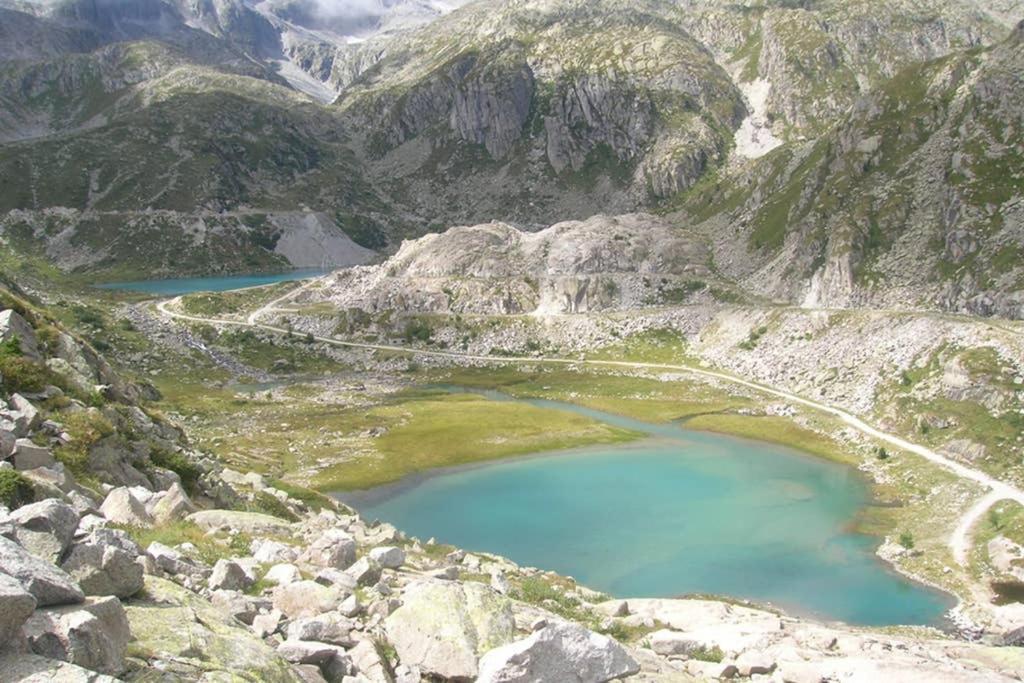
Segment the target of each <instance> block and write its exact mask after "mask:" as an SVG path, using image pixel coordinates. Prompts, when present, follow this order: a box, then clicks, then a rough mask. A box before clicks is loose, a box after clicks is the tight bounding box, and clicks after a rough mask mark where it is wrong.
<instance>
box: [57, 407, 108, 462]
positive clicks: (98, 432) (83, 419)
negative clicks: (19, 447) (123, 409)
mask: <svg viewBox="0 0 1024 683" xmlns="http://www.w3.org/2000/svg"><path fill="white" fill-rule="evenodd" d="M62 423H63V425H64V431H66V432H67V433H68V435H69V436H70V437H71V441H70V442H69V443H66V444H64V445H62V446H60V447H59V448H57V450H55V451H54V457H56V458H57V460H59V461H60V462H62V463H64V465H65V466H66V467H67V468H68V469H69V470H71V473H72V474H74V475H75V476H82V475H87V474H88V471H89V451H90V449H92V447H93V446H94V445H96V444H97V443H98V442H99V441H101V440H102V439H105V438H106V437H108V436H111V435H112V434H114V425H112V424H111V423H110V420H108V419H107V418H106V417H105V416H104V415H103V413H101V412H100V411H98V410H96V409H90V410H80V411H78V412H74V413H69V414H67V415H64V416H62Z"/></svg>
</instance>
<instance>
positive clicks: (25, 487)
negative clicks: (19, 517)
mask: <svg viewBox="0 0 1024 683" xmlns="http://www.w3.org/2000/svg"><path fill="white" fill-rule="evenodd" d="M33 500H35V491H34V490H33V488H32V484H31V483H30V482H29V480H28V479H26V478H25V477H24V475H22V473H21V472H18V471H17V470H0V503H3V504H4V505H6V506H7V507H8V508H10V509H11V510H13V509H15V508H19V507H21V506H22V505H27V504H28V503H31V502H32V501H33Z"/></svg>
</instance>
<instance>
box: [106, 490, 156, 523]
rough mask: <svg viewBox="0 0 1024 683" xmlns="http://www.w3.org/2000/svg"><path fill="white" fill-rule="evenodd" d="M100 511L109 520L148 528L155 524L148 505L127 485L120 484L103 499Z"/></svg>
mask: <svg viewBox="0 0 1024 683" xmlns="http://www.w3.org/2000/svg"><path fill="white" fill-rule="evenodd" d="M100 512H102V513H103V516H104V517H106V518H107V521H110V522H113V523H114V524H124V525H127V526H135V527H140V528H146V527H150V526H152V525H153V518H152V517H151V516H150V514H149V513H148V512H146V506H145V505H144V504H143V502H142V501H141V500H139V499H138V498H136V497H135V495H134V493H133V492H132V491H131V489H129V488H128V487H127V486H119V487H118V488H116V489H114V490H113V491H111V492H110V493H108V494H107V497H106V498H105V499H104V500H103V504H102V505H101V506H100Z"/></svg>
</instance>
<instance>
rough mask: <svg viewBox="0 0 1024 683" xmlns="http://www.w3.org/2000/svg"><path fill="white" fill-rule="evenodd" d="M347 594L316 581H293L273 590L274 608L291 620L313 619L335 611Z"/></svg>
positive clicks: (337, 588)
mask: <svg viewBox="0 0 1024 683" xmlns="http://www.w3.org/2000/svg"><path fill="white" fill-rule="evenodd" d="M347 597H348V592H347V591H346V590H345V589H343V588H341V587H339V586H324V585H322V584H319V583H317V582H316V581H295V582H294V583H289V584H285V585H283V586H278V587H277V588H275V589H274V594H273V600H274V607H275V608H277V609H279V610H280V611H281V612H282V613H283V614H285V615H286V616H288V617H290V618H292V619H299V618H302V617H314V616H316V615H318V614H322V613H324V612H330V611H331V610H334V609H337V608H338V606H339V605H340V604H341V602H342V600H344V599H345V598H347Z"/></svg>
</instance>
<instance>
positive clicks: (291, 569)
mask: <svg viewBox="0 0 1024 683" xmlns="http://www.w3.org/2000/svg"><path fill="white" fill-rule="evenodd" d="M263 580H264V581H269V582H270V583H275V584H277V585H278V586H287V585H288V584H289V583H295V582H296V581H301V580H302V572H300V571H299V568H298V567H296V566H295V565H294V564H275V565H274V566H273V567H271V568H270V569H268V570H267V573H266V574H264V575H263Z"/></svg>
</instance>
